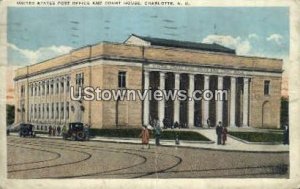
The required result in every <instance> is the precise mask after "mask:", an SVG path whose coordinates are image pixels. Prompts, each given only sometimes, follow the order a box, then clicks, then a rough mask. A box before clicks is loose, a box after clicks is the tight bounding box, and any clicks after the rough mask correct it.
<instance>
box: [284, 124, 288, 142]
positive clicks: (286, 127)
mask: <svg viewBox="0 0 300 189" xmlns="http://www.w3.org/2000/svg"><path fill="white" fill-rule="evenodd" d="M283 144H284V145H286V144H289V126H288V125H287V124H285V125H284V130H283Z"/></svg>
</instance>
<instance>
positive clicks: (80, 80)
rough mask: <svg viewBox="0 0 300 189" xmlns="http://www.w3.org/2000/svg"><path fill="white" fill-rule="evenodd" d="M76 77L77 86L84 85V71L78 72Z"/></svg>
mask: <svg viewBox="0 0 300 189" xmlns="http://www.w3.org/2000/svg"><path fill="white" fill-rule="evenodd" d="M75 79H76V81H75V83H76V85H77V86H83V84H84V74H83V73H78V74H76V78H75Z"/></svg>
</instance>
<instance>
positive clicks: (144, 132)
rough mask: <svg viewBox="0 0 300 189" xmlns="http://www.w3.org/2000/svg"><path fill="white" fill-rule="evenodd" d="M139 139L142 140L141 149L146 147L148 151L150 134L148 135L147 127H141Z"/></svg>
mask: <svg viewBox="0 0 300 189" xmlns="http://www.w3.org/2000/svg"><path fill="white" fill-rule="evenodd" d="M139 137H141V138H142V148H143V149H144V146H147V147H148V149H149V148H150V144H149V138H150V133H149V130H148V128H147V126H143V129H142V132H141V134H140V136H139Z"/></svg>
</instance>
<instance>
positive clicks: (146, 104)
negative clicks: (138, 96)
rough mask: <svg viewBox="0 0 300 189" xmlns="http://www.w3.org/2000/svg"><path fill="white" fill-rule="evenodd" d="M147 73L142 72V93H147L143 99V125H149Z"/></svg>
mask: <svg viewBox="0 0 300 189" xmlns="http://www.w3.org/2000/svg"><path fill="white" fill-rule="evenodd" d="M149 80H150V79H149V72H148V71H144V91H145V92H147V96H146V98H145V99H144V112H143V113H144V115H143V118H144V125H149V104H150V102H149V93H148V92H149Z"/></svg>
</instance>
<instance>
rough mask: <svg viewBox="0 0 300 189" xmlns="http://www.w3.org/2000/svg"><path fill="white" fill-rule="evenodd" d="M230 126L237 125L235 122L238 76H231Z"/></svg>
mask: <svg viewBox="0 0 300 189" xmlns="http://www.w3.org/2000/svg"><path fill="white" fill-rule="evenodd" d="M230 81H231V83H230V123H229V126H230V127H236V124H235V115H236V114H235V111H236V110H235V109H236V107H235V103H236V77H231V78H230Z"/></svg>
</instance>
